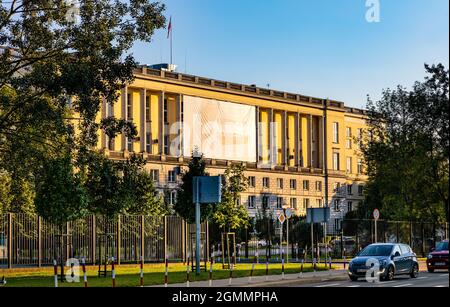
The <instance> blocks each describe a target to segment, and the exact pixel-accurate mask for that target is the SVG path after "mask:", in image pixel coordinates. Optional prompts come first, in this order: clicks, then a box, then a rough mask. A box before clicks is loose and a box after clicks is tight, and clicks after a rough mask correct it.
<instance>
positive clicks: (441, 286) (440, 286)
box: [434, 285, 448, 288]
mask: <svg viewBox="0 0 450 307" xmlns="http://www.w3.org/2000/svg"><path fill="white" fill-rule="evenodd" d="M434 287H435V288H448V286H443V285H439V286H434Z"/></svg>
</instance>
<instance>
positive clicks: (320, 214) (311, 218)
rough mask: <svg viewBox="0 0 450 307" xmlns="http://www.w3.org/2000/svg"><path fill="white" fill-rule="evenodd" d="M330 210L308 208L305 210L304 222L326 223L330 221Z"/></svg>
mask: <svg viewBox="0 0 450 307" xmlns="http://www.w3.org/2000/svg"><path fill="white" fill-rule="evenodd" d="M330 217H331V212H330V208H329V207H327V208H308V209H307V210H306V223H308V224H311V223H315V224H319V223H328V222H329V221H330Z"/></svg>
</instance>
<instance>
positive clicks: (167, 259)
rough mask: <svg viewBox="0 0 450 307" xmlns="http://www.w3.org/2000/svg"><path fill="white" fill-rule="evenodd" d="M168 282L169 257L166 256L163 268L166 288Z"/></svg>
mask: <svg viewBox="0 0 450 307" xmlns="http://www.w3.org/2000/svg"><path fill="white" fill-rule="evenodd" d="M168 283H169V258H166V268H165V270H164V287H166V288H167V285H168Z"/></svg>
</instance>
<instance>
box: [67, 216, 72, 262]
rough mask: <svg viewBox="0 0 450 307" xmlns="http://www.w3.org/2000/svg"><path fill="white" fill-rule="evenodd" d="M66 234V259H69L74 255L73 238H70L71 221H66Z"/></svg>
mask: <svg viewBox="0 0 450 307" xmlns="http://www.w3.org/2000/svg"><path fill="white" fill-rule="evenodd" d="M66 234H67V236H66V259H69V258H71V257H72V255H71V247H72V238H70V225H69V222H67V223H66ZM69 240H70V241H69Z"/></svg>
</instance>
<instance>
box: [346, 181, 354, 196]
mask: <svg viewBox="0 0 450 307" xmlns="http://www.w3.org/2000/svg"><path fill="white" fill-rule="evenodd" d="M347 195H353V184H348V185H347Z"/></svg>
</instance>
